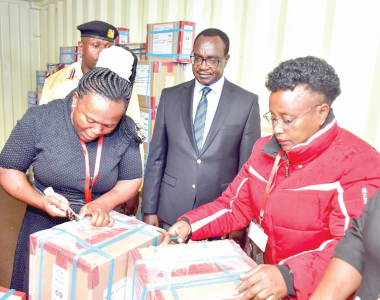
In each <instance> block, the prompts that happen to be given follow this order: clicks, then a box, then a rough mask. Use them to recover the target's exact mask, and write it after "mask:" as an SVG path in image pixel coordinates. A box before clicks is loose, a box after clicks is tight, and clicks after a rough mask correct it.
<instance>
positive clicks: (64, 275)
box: [51, 264, 69, 300]
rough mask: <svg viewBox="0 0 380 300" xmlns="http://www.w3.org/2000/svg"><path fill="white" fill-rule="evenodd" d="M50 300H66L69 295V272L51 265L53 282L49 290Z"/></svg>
mask: <svg viewBox="0 0 380 300" xmlns="http://www.w3.org/2000/svg"><path fill="white" fill-rule="evenodd" d="M51 293H52V295H51V299H52V300H67V299H68V293H69V271H66V270H65V269H63V268H61V267H60V266H57V265H56V264H53V280H52V288H51Z"/></svg>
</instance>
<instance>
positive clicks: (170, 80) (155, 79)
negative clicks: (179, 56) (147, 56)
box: [135, 60, 186, 108]
mask: <svg viewBox="0 0 380 300" xmlns="http://www.w3.org/2000/svg"><path fill="white" fill-rule="evenodd" d="M185 71H186V65H185V64H180V63H173V62H166V61H147V60H141V61H139V62H138V64H137V69H136V80H135V82H136V85H137V97H138V99H139V103H140V107H141V106H142V107H149V108H157V106H158V104H159V101H160V97H161V92H162V90H163V89H164V88H168V87H173V86H175V85H178V84H181V83H183V82H185Z"/></svg>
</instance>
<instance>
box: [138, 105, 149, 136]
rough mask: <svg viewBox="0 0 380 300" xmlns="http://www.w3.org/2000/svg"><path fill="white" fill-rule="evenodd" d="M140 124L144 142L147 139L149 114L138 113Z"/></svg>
mask: <svg viewBox="0 0 380 300" xmlns="http://www.w3.org/2000/svg"><path fill="white" fill-rule="evenodd" d="M140 117H141V123H142V131H143V136H145V138H146V140H147V139H148V125H149V113H147V112H143V111H141V112H140Z"/></svg>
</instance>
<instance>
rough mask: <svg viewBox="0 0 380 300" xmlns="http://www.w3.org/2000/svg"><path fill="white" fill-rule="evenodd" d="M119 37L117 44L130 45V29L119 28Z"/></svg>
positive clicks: (116, 40)
mask: <svg viewBox="0 0 380 300" xmlns="http://www.w3.org/2000/svg"><path fill="white" fill-rule="evenodd" d="M116 29H117V31H118V32H119V36H118V37H117V38H116V39H115V44H116V45H117V44H119V45H125V44H128V43H129V29H128V28H123V27H117V28H116Z"/></svg>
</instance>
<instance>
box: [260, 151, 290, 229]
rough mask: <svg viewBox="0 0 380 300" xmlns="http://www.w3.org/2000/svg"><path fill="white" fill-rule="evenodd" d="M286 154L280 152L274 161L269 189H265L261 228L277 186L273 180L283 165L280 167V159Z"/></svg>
mask: <svg viewBox="0 0 380 300" xmlns="http://www.w3.org/2000/svg"><path fill="white" fill-rule="evenodd" d="M284 154H285V151H284V150H282V149H281V151H280V152H278V154H277V156H276V159H275V161H274V165H273V168H272V172H271V173H270V176H269V180H268V183H267V187H266V188H265V193H264V200H263V204H262V205H261V210H260V218H259V219H260V226H261V222H262V220H264V211H265V206H266V205H267V201H268V198H269V195H270V193H271V192H272V190H273V188H274V185H275V182H273V179H274V177H275V176H276V174H277V171H278V168H279V167H280V166H281V164H280V165H279V164H278V163H279V162H280V159H281V157H282V156H283V155H284Z"/></svg>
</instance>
